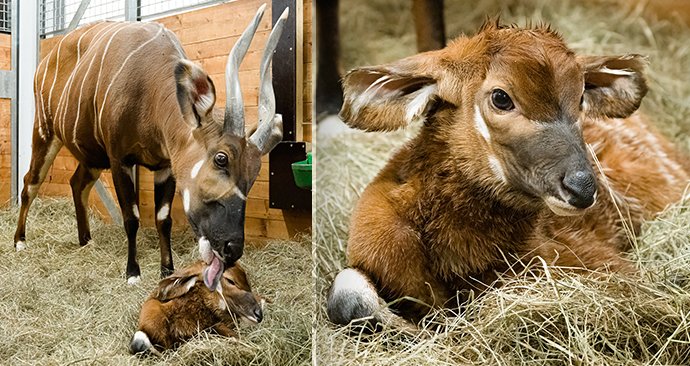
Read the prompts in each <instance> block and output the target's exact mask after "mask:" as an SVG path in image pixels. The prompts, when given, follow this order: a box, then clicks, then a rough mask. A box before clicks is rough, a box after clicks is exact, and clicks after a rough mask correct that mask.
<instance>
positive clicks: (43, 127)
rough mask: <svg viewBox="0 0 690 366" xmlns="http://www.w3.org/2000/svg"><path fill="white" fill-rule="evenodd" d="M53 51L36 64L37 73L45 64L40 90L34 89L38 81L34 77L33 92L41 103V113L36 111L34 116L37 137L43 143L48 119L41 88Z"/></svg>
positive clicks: (44, 81)
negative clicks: (36, 124) (36, 122)
mask: <svg viewBox="0 0 690 366" xmlns="http://www.w3.org/2000/svg"><path fill="white" fill-rule="evenodd" d="M53 51H54V50H51V51H50V53H49V54H48V56H47V57H46V58H44V59H43V60H42V61H41V63H40V64H38V67H37V68H36V70H37V71H38V70H40V69H41V65H43V62H46V67H45V69H44V70H43V78H42V80H41V88H40V89H38V88H36V81H38V78H36V77H34V90H35V91H36V101H38V102H40V103H41V113H38V111H36V116H37V117H38V135H39V136H41V139H43V141H45V139H46V134H45V133H44V131H45V130H46V129H47V127H48V126H47V121H48V117H47V116H46V105H45V100H44V99H43V87H44V86H45V84H46V75H47V74H48V69H49V68H50V58H51V57H52V56H53ZM46 60H47V61H46ZM37 107H38V106H37ZM41 116H42V117H43V119H42V120H41Z"/></svg>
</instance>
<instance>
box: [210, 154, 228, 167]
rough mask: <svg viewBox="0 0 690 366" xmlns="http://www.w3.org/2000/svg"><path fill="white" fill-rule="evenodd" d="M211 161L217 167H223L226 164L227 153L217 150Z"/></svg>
mask: <svg viewBox="0 0 690 366" xmlns="http://www.w3.org/2000/svg"><path fill="white" fill-rule="evenodd" d="M213 162H214V163H215V164H216V166H217V167H219V168H225V167H226V166H228V155H227V154H225V153H223V152H219V153H217V154H216V156H214V157H213Z"/></svg>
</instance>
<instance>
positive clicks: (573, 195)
mask: <svg viewBox="0 0 690 366" xmlns="http://www.w3.org/2000/svg"><path fill="white" fill-rule="evenodd" d="M563 188H565V190H566V191H567V192H568V193H569V194H570V197H569V198H568V203H569V204H571V205H573V206H575V207H577V208H587V207H589V206H591V205H592V204H593V203H594V195H595V194H596V193H597V184H596V180H595V178H594V174H592V172H590V171H585V170H578V171H575V172H573V173H568V174H567V175H566V176H565V178H563Z"/></svg>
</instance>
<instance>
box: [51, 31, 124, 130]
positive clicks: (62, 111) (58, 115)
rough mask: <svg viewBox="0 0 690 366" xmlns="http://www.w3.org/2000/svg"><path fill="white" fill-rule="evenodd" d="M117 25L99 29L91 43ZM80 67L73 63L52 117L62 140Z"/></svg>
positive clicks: (78, 64)
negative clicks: (72, 91) (70, 96)
mask: <svg viewBox="0 0 690 366" xmlns="http://www.w3.org/2000/svg"><path fill="white" fill-rule="evenodd" d="M117 24H118V23H113V24H109V25H107V26H105V27H103V29H101V30H100V31H99V32H98V33H97V34H96V35H95V36H94V39H93V43H95V42H96V41H97V40H100V39H101V38H103V37H105V35H106V34H107V31H108V30H110V29H111V28H113V27H114V26H115V25H117ZM63 39H64V38H63ZM80 65H81V63H80V62H79V63H76V62H75V64H74V68H73V69H72V72H71V73H70V76H69V78H68V79H67V81H66V82H65V85H64V86H63V87H62V94H61V95H60V99H59V100H58V105H57V108H56V109H55V116H53V118H54V121H53V125H55V126H57V127H59V130H60V134H61V135H62V136H63V138H64V124H65V118H66V115H67V110H68V109H69V103H70V100H69V95H70V92H71V90H72V84H73V83H74V79H75V77H76V74H77V70H78V68H79V66H80ZM49 103H50V100H49ZM58 120H59V122H60V123H58Z"/></svg>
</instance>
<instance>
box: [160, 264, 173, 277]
mask: <svg viewBox="0 0 690 366" xmlns="http://www.w3.org/2000/svg"><path fill="white" fill-rule="evenodd" d="M173 272H175V269H174V268H168V267H164V266H161V278H165V277H168V276H170V275H171V274H173Z"/></svg>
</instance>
